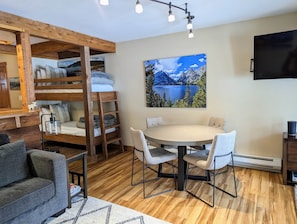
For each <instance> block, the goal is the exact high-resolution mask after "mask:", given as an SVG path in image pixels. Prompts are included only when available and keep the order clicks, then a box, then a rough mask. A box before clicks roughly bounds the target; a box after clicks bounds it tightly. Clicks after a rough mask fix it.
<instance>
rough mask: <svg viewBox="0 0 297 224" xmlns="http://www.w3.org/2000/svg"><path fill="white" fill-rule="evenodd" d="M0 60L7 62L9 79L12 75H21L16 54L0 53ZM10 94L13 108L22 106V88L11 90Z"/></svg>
mask: <svg viewBox="0 0 297 224" xmlns="http://www.w3.org/2000/svg"><path fill="white" fill-rule="evenodd" d="M0 62H6V67H7V78H8V79H9V78H11V77H18V76H19V71H18V66H17V63H18V62H17V57H16V55H10V54H0ZM8 85H9V83H8ZM9 96H10V105H11V108H22V98H21V91H20V90H10V91H9Z"/></svg>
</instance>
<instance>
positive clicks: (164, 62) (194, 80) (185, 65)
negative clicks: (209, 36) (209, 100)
mask: <svg viewBox="0 0 297 224" xmlns="http://www.w3.org/2000/svg"><path fill="white" fill-rule="evenodd" d="M144 68H145V80H146V106H147V107H172V108H206V54H196V55H188V56H180V57H172V58H163V59H153V60H147V61H144Z"/></svg>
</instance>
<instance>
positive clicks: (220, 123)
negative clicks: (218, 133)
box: [208, 117, 225, 130]
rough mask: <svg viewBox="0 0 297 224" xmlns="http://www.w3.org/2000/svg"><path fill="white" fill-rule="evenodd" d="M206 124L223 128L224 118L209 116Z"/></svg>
mask: <svg viewBox="0 0 297 224" xmlns="http://www.w3.org/2000/svg"><path fill="white" fill-rule="evenodd" d="M208 126H212V127H216V128H221V129H223V130H224V129H225V120H224V118H221V117H211V118H210V119H209V122H208Z"/></svg>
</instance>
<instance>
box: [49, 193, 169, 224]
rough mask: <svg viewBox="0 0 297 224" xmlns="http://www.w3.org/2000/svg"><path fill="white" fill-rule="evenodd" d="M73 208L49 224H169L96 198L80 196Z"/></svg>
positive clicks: (74, 201)
mask: <svg viewBox="0 0 297 224" xmlns="http://www.w3.org/2000/svg"><path fill="white" fill-rule="evenodd" d="M72 201H73V202H72V208H70V209H66V212H65V213H64V214H62V215H60V216H59V217H57V218H54V219H52V220H48V221H47V222H46V223H48V224H60V223H67V224H70V223H73V224H74V223H75V224H81V223H83V224H88V223H98V224H168V222H165V221H162V220H160V219H156V218H154V217H151V216H148V215H145V214H143V213H141V212H138V211H135V210H133V209H130V208H126V207H123V206H120V205H117V204H114V203H110V202H108V201H104V200H100V199H97V198H94V197H88V198H87V199H85V198H83V197H82V196H78V197H76V198H74V200H72Z"/></svg>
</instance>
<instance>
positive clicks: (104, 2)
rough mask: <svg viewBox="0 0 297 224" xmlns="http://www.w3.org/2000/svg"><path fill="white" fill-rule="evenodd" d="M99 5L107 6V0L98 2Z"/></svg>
mask: <svg viewBox="0 0 297 224" xmlns="http://www.w3.org/2000/svg"><path fill="white" fill-rule="evenodd" d="M100 5H109V0H100Z"/></svg>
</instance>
